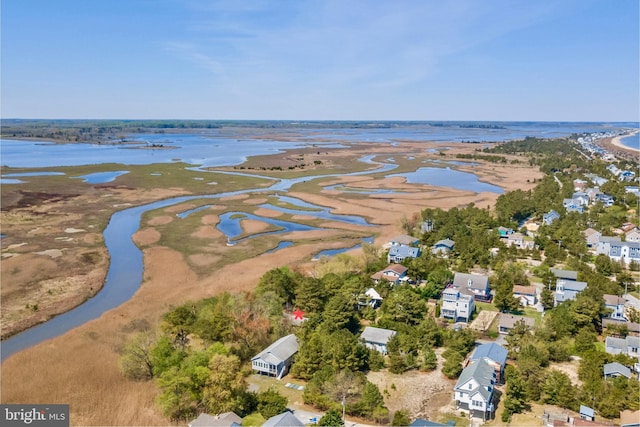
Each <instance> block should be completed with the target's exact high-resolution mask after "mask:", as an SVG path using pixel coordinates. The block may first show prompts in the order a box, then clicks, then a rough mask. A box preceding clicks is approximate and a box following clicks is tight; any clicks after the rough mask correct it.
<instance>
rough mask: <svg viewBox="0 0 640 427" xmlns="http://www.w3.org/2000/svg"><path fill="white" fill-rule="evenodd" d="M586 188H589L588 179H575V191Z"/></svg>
mask: <svg viewBox="0 0 640 427" xmlns="http://www.w3.org/2000/svg"><path fill="white" fill-rule="evenodd" d="M585 188H587V181H583V180H581V179H574V180H573V189H574V190H575V191H583V190H584V189H585Z"/></svg>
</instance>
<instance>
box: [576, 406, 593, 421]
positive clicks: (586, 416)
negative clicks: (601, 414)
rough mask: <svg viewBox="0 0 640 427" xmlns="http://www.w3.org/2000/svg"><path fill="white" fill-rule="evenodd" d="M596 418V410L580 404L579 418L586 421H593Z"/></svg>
mask: <svg viewBox="0 0 640 427" xmlns="http://www.w3.org/2000/svg"><path fill="white" fill-rule="evenodd" d="M595 418H596V411H594V410H593V408H589V407H588V406H584V405H580V419H582V420H587V421H594V420H595Z"/></svg>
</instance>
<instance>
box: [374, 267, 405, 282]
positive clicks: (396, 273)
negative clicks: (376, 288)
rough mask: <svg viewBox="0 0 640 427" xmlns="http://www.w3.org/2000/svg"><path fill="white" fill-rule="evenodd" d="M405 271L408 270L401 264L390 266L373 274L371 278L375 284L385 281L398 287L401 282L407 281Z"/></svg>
mask: <svg viewBox="0 0 640 427" xmlns="http://www.w3.org/2000/svg"><path fill="white" fill-rule="evenodd" d="M407 271H409V269H408V268H407V267H405V266H404V265H401V264H391V265H389V266H388V267H387V268H385V269H384V270H381V271H378V272H377V273H375V274H373V275H372V276H371V278H372V279H373V281H374V282H375V283H380V282H381V281H383V280H384V281H387V282H389V283H392V284H394V285H399V284H400V283H402V282H406V281H408V280H409V278H408V277H407Z"/></svg>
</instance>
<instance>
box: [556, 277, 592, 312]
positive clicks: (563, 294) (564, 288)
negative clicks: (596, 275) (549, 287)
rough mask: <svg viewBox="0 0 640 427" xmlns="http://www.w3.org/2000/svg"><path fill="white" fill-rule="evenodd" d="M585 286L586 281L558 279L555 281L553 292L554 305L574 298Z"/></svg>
mask: <svg viewBox="0 0 640 427" xmlns="http://www.w3.org/2000/svg"><path fill="white" fill-rule="evenodd" d="M586 287H587V282H578V281H575V280H566V279H558V280H557V281H556V291H555V292H554V293H553V300H554V305H556V306H557V305H558V304H561V303H563V302H565V301H569V300H574V299H576V297H577V296H578V294H579V293H580V292H582V291H584V290H585V289H586Z"/></svg>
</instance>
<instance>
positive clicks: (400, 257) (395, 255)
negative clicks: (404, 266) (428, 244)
mask: <svg viewBox="0 0 640 427" xmlns="http://www.w3.org/2000/svg"><path fill="white" fill-rule="evenodd" d="M419 256H420V248H414V247H413V246H407V245H395V246H391V247H390V248H389V254H388V255H387V262H389V263H393V262H394V263H400V262H402V261H404V260H405V259H407V258H417V257H419Z"/></svg>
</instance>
